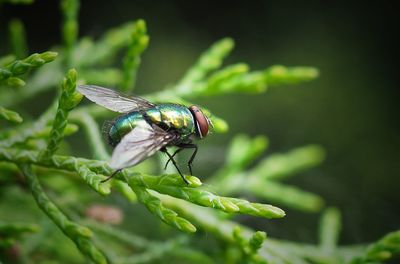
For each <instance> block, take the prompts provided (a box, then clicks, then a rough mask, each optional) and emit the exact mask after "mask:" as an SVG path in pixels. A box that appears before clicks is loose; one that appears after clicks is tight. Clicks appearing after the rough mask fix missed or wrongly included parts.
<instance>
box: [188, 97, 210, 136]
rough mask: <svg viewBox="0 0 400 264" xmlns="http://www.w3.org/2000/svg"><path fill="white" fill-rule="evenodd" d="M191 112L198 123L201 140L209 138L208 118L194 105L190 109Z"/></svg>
mask: <svg viewBox="0 0 400 264" xmlns="http://www.w3.org/2000/svg"><path fill="white" fill-rule="evenodd" d="M189 110H190V112H192V115H193V117H194V120H195V121H196V127H197V134H198V136H199V137H200V138H203V137H205V136H207V134H208V120H207V118H206V116H205V115H204V114H203V112H202V111H201V110H200V108H198V107H197V106H195V105H193V106H191V107H189Z"/></svg>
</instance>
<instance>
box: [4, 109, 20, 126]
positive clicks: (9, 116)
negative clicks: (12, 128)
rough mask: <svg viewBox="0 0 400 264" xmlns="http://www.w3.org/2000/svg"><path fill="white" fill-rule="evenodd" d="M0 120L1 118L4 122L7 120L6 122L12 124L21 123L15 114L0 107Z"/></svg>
mask: <svg viewBox="0 0 400 264" xmlns="http://www.w3.org/2000/svg"><path fill="white" fill-rule="evenodd" d="M0 118H3V119H5V120H8V121H11V122H14V123H21V122H22V117H21V116H20V115H19V114H18V113H17V112H14V111H11V110H8V109H6V108H4V107H1V106H0Z"/></svg>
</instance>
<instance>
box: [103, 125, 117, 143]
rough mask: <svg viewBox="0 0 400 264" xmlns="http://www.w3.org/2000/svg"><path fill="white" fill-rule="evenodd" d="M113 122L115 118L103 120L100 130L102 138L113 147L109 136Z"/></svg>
mask: <svg viewBox="0 0 400 264" xmlns="http://www.w3.org/2000/svg"><path fill="white" fill-rule="evenodd" d="M114 124H115V120H106V121H104V123H103V126H102V128H101V132H102V134H103V137H104V139H105V140H106V141H107V143H108V144H109V145H110V146H113V147H114V143H113V141H112V140H111V138H110V130H111V128H112V126H113V125H114Z"/></svg>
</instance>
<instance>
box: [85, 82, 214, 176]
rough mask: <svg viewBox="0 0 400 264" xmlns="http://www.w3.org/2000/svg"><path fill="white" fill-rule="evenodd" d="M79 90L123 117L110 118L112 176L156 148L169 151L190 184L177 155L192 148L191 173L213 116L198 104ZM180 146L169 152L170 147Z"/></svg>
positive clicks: (91, 87)
mask: <svg viewBox="0 0 400 264" xmlns="http://www.w3.org/2000/svg"><path fill="white" fill-rule="evenodd" d="M77 90H78V92H80V93H81V94H83V95H84V96H85V97H86V98H88V99H89V100H91V101H92V102H94V103H96V104H98V105H101V106H103V107H105V108H107V109H110V110H112V111H114V112H118V113H122V115H121V116H119V117H117V118H116V119H114V120H113V121H111V123H110V126H109V128H108V129H107V131H106V133H107V137H108V141H109V144H110V145H111V146H113V147H114V150H113V153H112V156H111V161H110V167H111V168H112V169H115V171H114V173H113V174H112V175H111V176H109V177H108V178H107V179H106V180H108V179H110V178H111V177H113V176H114V175H115V174H116V173H118V172H120V171H121V170H122V169H124V168H128V167H132V166H135V165H136V164H138V163H140V162H142V161H143V160H145V159H147V158H149V157H150V156H152V155H154V154H155V153H156V152H157V151H161V152H164V153H166V154H167V156H168V158H169V160H168V161H167V163H166V164H165V168H166V167H167V165H168V163H169V162H170V161H171V162H172V163H173V165H174V166H175V168H176V170H177V171H178V173H179V174H180V175H181V177H182V179H183V181H184V182H185V183H186V184H188V181H187V180H186V179H185V176H184V175H183V174H182V172H181V170H180V169H179V167H178V165H177V164H176V162H175V160H174V157H175V155H176V154H178V153H179V152H180V151H182V150H183V149H193V153H192V155H191V157H190V159H189V161H188V163H187V166H188V168H189V171H190V174H193V173H192V163H193V160H194V158H195V157H196V154H197V149H198V147H197V145H196V144H194V143H193V142H194V140H195V139H202V138H204V137H206V136H207V135H208V132H209V127H210V126H212V123H211V121H210V119H209V118H208V117H207V116H206V115H204V113H203V112H202V111H201V109H200V108H199V107H197V106H190V107H186V106H183V105H179V104H170V103H166V104H154V103H151V102H149V101H147V100H145V99H143V98H141V97H137V96H128V95H125V94H122V93H119V92H116V91H114V90H111V89H107V88H104V87H99V86H94V85H80V86H78V87H77ZM172 146H175V147H177V148H178V149H177V150H176V151H175V152H174V153H173V154H170V153H169V152H168V151H167V148H168V147H172Z"/></svg>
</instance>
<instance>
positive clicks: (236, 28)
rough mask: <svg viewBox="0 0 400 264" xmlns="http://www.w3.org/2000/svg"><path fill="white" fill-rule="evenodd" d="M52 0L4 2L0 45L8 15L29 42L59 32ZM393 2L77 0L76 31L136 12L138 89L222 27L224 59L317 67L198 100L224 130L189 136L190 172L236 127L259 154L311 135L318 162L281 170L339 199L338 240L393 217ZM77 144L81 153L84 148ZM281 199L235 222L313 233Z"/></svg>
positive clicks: (178, 66) (360, 238) (219, 153)
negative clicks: (194, 139) (142, 26)
mask: <svg viewBox="0 0 400 264" xmlns="http://www.w3.org/2000/svg"><path fill="white" fill-rule="evenodd" d="M58 4H59V3H58V1H37V2H36V3H34V4H33V5H29V6H11V5H4V6H3V7H2V8H1V9H0V40H1V41H0V53H1V54H5V53H6V50H7V49H8V43H7V42H6V41H5V40H6V38H7V24H8V21H9V20H10V19H12V18H15V17H17V18H20V19H21V20H22V21H23V22H24V24H25V26H26V30H27V36H28V37H27V39H28V44H29V47H30V52H41V51H45V50H47V49H48V48H49V47H51V46H53V45H55V44H57V43H60V40H61V36H60V28H59V27H60V26H59V25H60V21H61V16H60V12H59V7H58ZM393 5H394V2H393V3H392V2H390V1H382V2H379V4H378V3H370V4H367V3H365V2H363V3H362V4H360V3H356V2H355V1H354V2H349V1H341V2H339V1H335V2H333V1H332V2H328V1H307V2H303V1H301V2H294V1H279V2H278V1H273V2H272V1H248V2H245V1H237V2H234V1H201V2H194V1H190V2H189V1H182V0H181V1H128V0H125V1H114V2H110V1H82V3H81V11H80V15H79V21H80V33H79V35H80V36H85V35H91V36H100V35H101V34H102V33H103V32H104V31H106V29H108V28H110V27H114V26H117V25H120V24H121V23H123V22H126V21H131V20H134V19H138V18H143V19H145V20H146V22H147V25H148V31H149V34H150V37H151V40H150V46H149V48H148V50H147V51H146V52H145V53H144V55H143V57H142V66H141V68H140V70H139V74H138V83H137V90H136V93H137V94H142V93H145V92H146V93H147V92H149V91H156V90H159V89H161V88H162V87H165V85H167V84H168V83H172V82H174V81H177V80H178V79H179V77H180V76H182V74H183V73H184V71H185V70H186V69H187V68H188V67H189V66H190V65H192V64H193V62H194V61H195V60H196V58H197V56H198V55H199V54H200V52H202V51H203V50H204V49H206V48H207V47H208V46H209V45H210V44H211V43H213V42H214V41H216V40H218V39H221V38H223V37H226V36H229V37H232V38H233V39H235V41H236V48H235V50H234V52H233V54H232V55H231V56H230V57H229V58H228V61H227V64H229V63H231V62H241V61H245V62H248V63H249V64H250V65H251V66H252V68H253V69H262V68H265V67H266V66H269V65H273V64H283V65H286V66H297V65H306V66H315V67H317V68H319V69H320V73H321V76H320V78H319V79H317V80H316V81H313V82H309V83H305V84H302V85H299V86H295V87H279V88H274V87H271V88H270V90H269V91H268V92H267V93H265V94H262V95H256V96H250V95H246V96H229V97H224V98H223V99H222V97H216V98H210V99H205V100H202V101H198V103H199V104H201V105H205V106H207V107H208V108H210V109H211V110H212V111H213V112H214V113H216V114H218V115H219V116H221V117H224V118H225V119H226V120H227V121H228V122H229V124H230V128H231V129H230V132H229V134H225V135H221V134H214V135H212V136H211V137H210V138H208V139H207V140H205V141H204V142H201V143H200V151H199V155H198V159H197V162H196V163H195V172H197V173H196V174H197V175H199V176H200V178H201V177H206V176H207V174H209V173H210V172H211V171H212V170H213V169H215V168H218V167H219V166H220V165H221V164H222V162H223V160H224V151H225V148H226V144H227V142H229V140H230V139H231V138H232V136H233V135H234V134H236V133H248V134H250V135H259V134H266V135H268V137H269V138H270V141H271V146H270V150H269V153H271V152H275V151H277V152H285V151H287V150H289V149H291V148H293V147H296V146H301V145H304V144H309V143H317V144H320V145H321V146H323V147H324V148H325V149H326V151H327V159H326V161H325V162H324V164H323V165H322V166H320V167H318V168H317V169H313V170H312V171H308V172H305V173H304V175H302V176H301V177H296V178H293V179H290V180H289V181H290V183H291V184H295V185H297V186H300V187H301V188H303V189H306V190H309V191H312V192H315V193H318V194H320V195H321V196H323V197H324V198H325V199H326V201H327V204H328V205H333V206H337V207H339V208H340V209H341V210H342V212H343V229H342V230H343V231H342V236H341V243H344V244H347V243H358V242H367V241H372V240H376V239H378V238H379V237H381V236H382V235H383V234H385V233H387V232H389V231H393V230H395V229H398V228H399V227H400V225H399V223H400V210H399V208H400V195H399V189H400V177H399V174H400V159H399V154H398V149H399V147H400V140H399V137H398V135H399V131H400V129H399V121H398V111H396V110H397V109H398V107H397V106H398V101H399V100H398V99H399V90H398V82H397V78H396V77H398V66H397V65H396V64H397V63H396V61H395V60H394V59H393V56H394V54H395V51H396V50H397V47H396V46H395V42H394V41H393V37H394V34H395V27H396V25H398V23H397V22H398V21H396V20H397V17H396V16H397V13H396V9H395V8H394V6H393ZM41 96H42V97H43V96H47V97H48V98H50V97H51V96H52V94H45V95H41ZM37 101H38V103H37V105H36V106H34V108H35V112H37V113H39V112H40V111H42V110H43V109H44V108H45V107H46V106H45V105H43V103H41V102H42V101H41V100H37ZM49 101H50V99H49ZM31 107H32V106H29V111H30V110H31V109H32V108H31ZM74 140H75V141H77V142H79V138H75V139H74ZM76 152H78V153H81V154H82V155H85V153H88V151H86V150H85V149H84V148H82V149H76ZM266 155H268V153H266ZM204 164H211V165H208V166H203V165H204ZM205 167H207V168H205ZM283 209H285V210H286V211H287V217H286V218H284V219H283V220H279V221H273V222H267V221H264V220H256V219H255V218H250V217H247V218H246V217H245V218H243V219H241V221H242V222H245V223H246V224H249V225H252V226H254V227H255V228H258V229H261V230H267V231H268V234H269V235H271V236H274V237H278V238H286V239H292V240H295V241H307V242H315V241H314V240H315V238H316V231H317V230H316V228H315V226H316V223H317V219H318V217H316V215H313V214H305V213H299V212H295V211H292V210H289V209H287V208H283ZM266 222H267V223H266Z"/></svg>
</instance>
